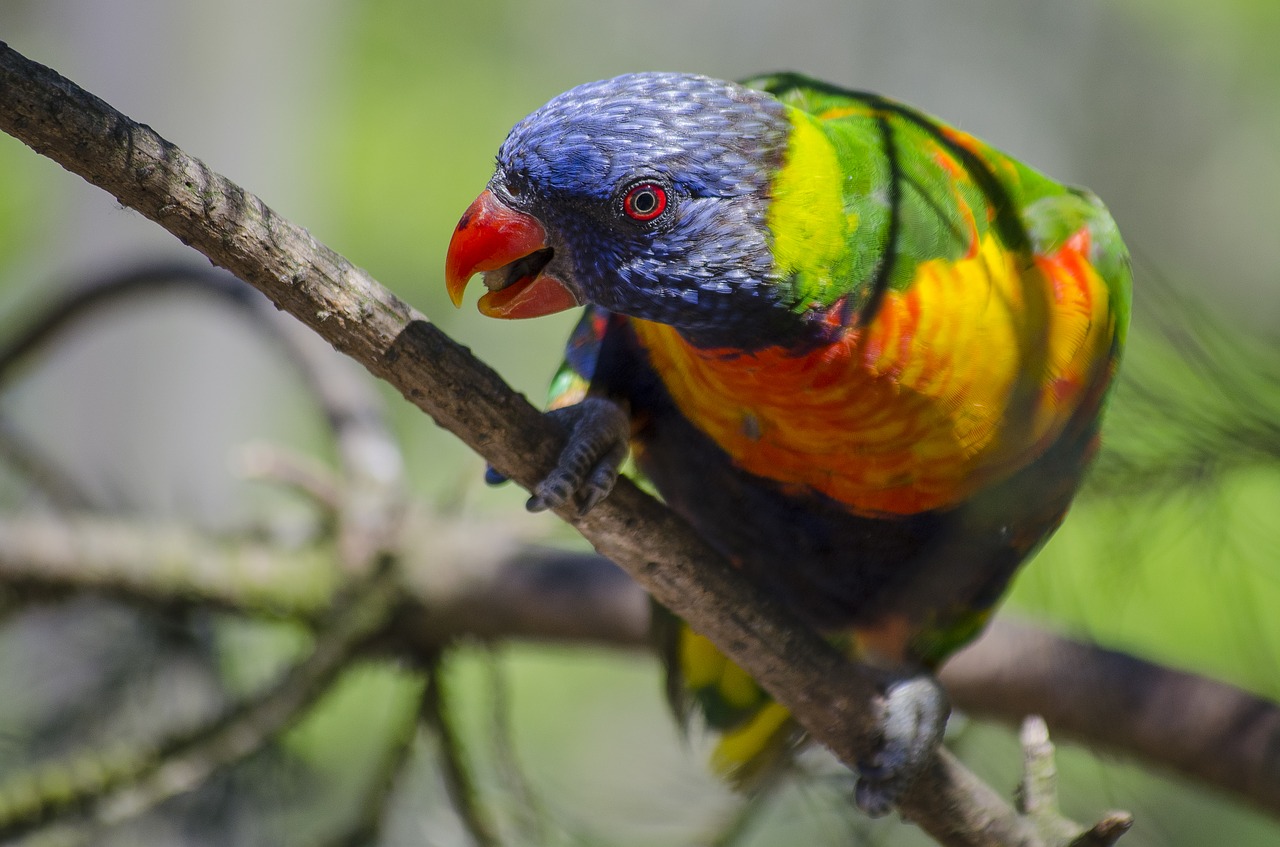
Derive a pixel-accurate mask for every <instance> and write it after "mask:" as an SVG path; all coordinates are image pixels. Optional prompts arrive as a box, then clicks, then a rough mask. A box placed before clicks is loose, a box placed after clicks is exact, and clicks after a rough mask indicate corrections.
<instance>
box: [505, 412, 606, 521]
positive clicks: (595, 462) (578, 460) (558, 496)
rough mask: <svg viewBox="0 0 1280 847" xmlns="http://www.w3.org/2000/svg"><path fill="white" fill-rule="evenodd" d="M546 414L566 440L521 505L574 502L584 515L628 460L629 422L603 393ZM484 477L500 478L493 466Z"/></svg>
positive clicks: (536, 508)
mask: <svg viewBox="0 0 1280 847" xmlns="http://www.w3.org/2000/svg"><path fill="white" fill-rule="evenodd" d="M547 417H549V418H550V419H551V420H553V421H555V422H556V423H558V424H560V425H561V426H563V427H564V428H565V429H566V430H567V431H568V433H569V440H568V442H567V443H566V444H565V447H564V450H563V451H561V453H560V460H559V462H557V464H556V467H555V469H554V470H552V471H551V473H550V474H548V475H547V478H546V479H544V480H542V482H540V483H538V485H537V487H536V488H534V490H533V496H532V497H530V498H529V501H528V503H526V504H525V508H527V509H528V510H529V511H531V512H541V511H545V510H547V509H556V508H559V507H560V506H563V505H565V504H566V503H570V502H576V503H577V506H578V514H580V515H585V514H586V513H587V512H589V511H591V509H592V508H593V507H594V506H595V505H596V504H597V503H599V502H600V501H601V500H603V499H604V498H605V496H606V495H607V494H608V493H609V492H610V491H612V490H613V486H614V483H616V482H617V481H618V469H619V468H621V467H622V463H623V461H625V460H626V458H627V449H628V444H629V442H630V439H631V421H630V419H629V418H628V417H627V413H626V411H625V410H624V409H623V408H622V407H621V406H620V405H618V404H617V403H615V402H614V401H612V400H607V399H605V398H602V397H587V398H585V399H584V400H582V402H580V403H575V404H574V405H572V406H565V407H564V408H561V409H553V410H552V411H550V412H547ZM485 479H486V481H488V482H490V483H497V482H502V481H504V479H503V477H502V476H501V474H498V473H496V472H495V471H494V470H493V469H492V468H489V469H488V470H487V471H486V473H485Z"/></svg>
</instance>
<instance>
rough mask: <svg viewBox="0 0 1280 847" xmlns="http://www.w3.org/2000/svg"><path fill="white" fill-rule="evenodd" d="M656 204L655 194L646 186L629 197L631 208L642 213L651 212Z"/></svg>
mask: <svg viewBox="0 0 1280 847" xmlns="http://www.w3.org/2000/svg"><path fill="white" fill-rule="evenodd" d="M657 205H658V198H657V195H655V194H654V193H653V191H651V190H650V189H648V188H642V189H641V190H639V191H637V192H636V193H635V196H633V197H632V198H631V208H633V209H635V210H636V211H637V212H639V213H640V214H642V215H647V214H649V213H650V212H652V211H653V210H654V209H655V208H657Z"/></svg>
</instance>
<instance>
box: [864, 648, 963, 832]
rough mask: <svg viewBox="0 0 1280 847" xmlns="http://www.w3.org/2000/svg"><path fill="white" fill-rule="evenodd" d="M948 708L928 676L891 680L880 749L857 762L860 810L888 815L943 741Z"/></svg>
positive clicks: (882, 723)
mask: <svg viewBox="0 0 1280 847" xmlns="http://www.w3.org/2000/svg"><path fill="white" fill-rule="evenodd" d="M948 712H949V706H948V705H947V699H946V696H945V695H944V694H943V693H942V689H941V688H939V687H938V683H937V682H936V681H934V679H933V677H931V676H929V675H927V674H920V675H917V676H912V677H906V678H903V679H900V680H895V681H893V682H891V683H889V685H888V686H887V687H886V688H885V693H884V712H883V715H882V716H881V724H880V725H881V730H880V731H881V737H880V743H879V746H878V749H877V750H876V752H875V753H873V754H872V755H871V756H870V757H869V758H868V759H867V761H865V762H859V763H858V784H857V788H856V789H855V790H854V801H855V802H856V803H857V804H858V808H860V809H862V811H863V812H865V813H866V814H867V815H869V816H871V817H873V818H874V817H881V816H883V815H885V814H888V813H889V811H890V810H891V809H892V808H893V806H894V805H895V804H896V803H897V801H898V798H899V797H900V796H901V794H902V792H903V790H905V789H906V787H907V786H908V785H910V784H911V781H912V780H913V779H914V778H915V776H916V774H917V773H919V772H920V769H921V768H922V767H923V766H924V764H925V762H927V761H928V760H929V756H930V755H931V754H932V753H933V750H934V748H936V747H937V746H938V744H939V743H940V742H941V741H942V733H943V730H944V729H945V728H946V725H947V714H948Z"/></svg>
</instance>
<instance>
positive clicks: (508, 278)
mask: <svg viewBox="0 0 1280 847" xmlns="http://www.w3.org/2000/svg"><path fill="white" fill-rule="evenodd" d="M551 257H552V250H551V248H550V247H549V246H547V231H546V230H545V229H544V228H543V226H542V224H541V223H539V222H538V220H537V218H534V217H533V216H532V215H527V214H525V213H524V212H518V211H516V210H515V209H512V208H511V207H510V206H508V205H507V204H506V203H503V202H502V201H501V200H499V199H498V198H497V197H495V196H494V194H493V192H492V191H489V190H488V189H485V190H484V191H483V192H481V194H480V196H479V197H477V198H476V200H475V202H474V203H472V204H471V205H470V206H469V207H468V208H467V211H466V212H464V213H463V214H462V220H460V221H458V226H457V228H456V229H454V231H453V238H452V239H451V240H450V241H449V253H448V255H447V256H446V258H445V263H444V280H445V286H446V287H447V288H448V290H449V299H451V300H452V301H453V305H455V306H461V305H462V293H463V292H464V291H465V290H466V288H467V283H468V282H469V281H470V280H471V277H472V276H473V275H475V274H477V273H484V283H485V286H486V287H487V288H488V289H489V291H488V293H486V294H485V295H484V296H483V297H481V298H480V302H479V303H478V304H477V305H478V307H479V309H480V312H481V314H484V315H488V316H489V317H492V318H536V317H539V316H541V315H549V314H552V313H553V312H560V311H563V310H565V309H570V308H573V307H574V306H577V305H578V300H577V298H576V297H575V296H574V295H573V292H571V291H570V290H569V289H568V287H566V286H565V284H564V282H562V281H561V280H559V279H557V278H556V277H554V276H552V275H551V274H548V273H545V271H544V269H545V268H546V265H547V263H548V262H549V261H551Z"/></svg>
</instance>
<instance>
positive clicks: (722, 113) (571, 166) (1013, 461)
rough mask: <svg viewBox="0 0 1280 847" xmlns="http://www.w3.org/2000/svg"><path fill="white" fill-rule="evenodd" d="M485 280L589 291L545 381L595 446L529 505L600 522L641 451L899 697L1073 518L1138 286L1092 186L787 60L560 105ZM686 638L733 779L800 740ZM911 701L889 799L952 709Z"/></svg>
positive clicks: (605, 90)
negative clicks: (580, 513) (760, 73)
mask: <svg viewBox="0 0 1280 847" xmlns="http://www.w3.org/2000/svg"><path fill="white" fill-rule="evenodd" d="M477 272H483V274H484V283H485V285H486V287H487V288H488V291H487V293H485V294H484V296H483V297H482V298H481V299H480V302H479V308H480V311H481V312H483V313H484V314H486V315H491V316H494V317H502V318H528V317H535V316H538V315H544V314H549V313H551V312H557V311H560V310H563V309H568V308H571V307H574V306H580V305H585V306H586V307H587V308H586V311H585V314H584V316H583V319H582V321H581V323H580V324H579V325H578V328H577V330H576V331H575V332H574V334H573V338H572V340H571V342H570V345H569V352H568V358H567V362H566V364H565V366H564V367H563V368H562V369H561V372H560V374H559V375H558V377H557V380H556V386H555V390H554V391H553V395H554V399H553V403H552V407H553V411H552V412H551V414H553V415H555V416H557V417H559V418H561V419H562V420H563V421H564V422H565V423H566V424H567V425H568V426H569V429H570V431H571V433H572V435H571V437H570V440H569V445H568V447H567V448H566V450H565V453H564V455H563V457H562V460H561V463H560V465H559V467H558V468H557V469H556V470H555V471H554V472H553V473H552V474H551V475H550V476H549V477H548V478H547V480H546V481H544V482H543V483H542V484H541V485H540V486H539V487H538V488H537V490H536V491H535V494H534V497H533V499H532V500H531V501H530V507H531V508H535V509H537V508H546V507H547V506H556V505H560V504H563V503H565V502H567V501H569V500H570V499H572V498H576V500H577V502H578V503H579V504H580V505H581V507H582V508H590V507H591V506H592V505H594V503H595V502H597V501H598V500H599V499H600V498H601V497H603V496H604V495H605V494H607V492H608V490H609V489H610V487H611V486H612V484H613V482H614V480H615V479H616V474H617V472H618V467H619V465H620V464H621V463H622V461H623V460H624V458H625V456H626V454H627V450H628V449H629V450H630V452H631V454H632V455H633V457H634V460H635V465H636V467H637V468H638V470H639V472H640V473H642V474H643V475H644V476H645V477H647V478H648V480H650V481H651V483H652V485H653V486H654V488H655V489H656V490H657V492H658V493H659V494H660V495H661V497H662V498H663V499H664V500H665V501H666V502H667V504H668V505H670V507H671V508H672V509H674V510H676V511H677V512H679V513H680V514H682V515H683V516H685V517H686V518H687V519H688V520H689V521H690V523H691V524H692V525H693V526H694V527H695V528H696V529H697V530H698V532H700V533H701V534H702V535H703V536H704V537H705V538H706V540H707V541H708V542H709V543H710V544H712V545H713V546H714V547H715V548H717V549H718V550H720V551H721V552H723V554H724V555H725V556H726V557H727V558H728V559H729V560H730V561H731V562H732V563H733V564H734V565H735V566H737V567H738V568H739V569H740V570H741V572H742V573H743V574H744V575H746V576H747V577H748V578H750V579H752V580H754V581H756V582H757V583H758V584H759V585H761V586H763V588H764V589H765V590H767V591H768V592H769V593H770V594H771V595H773V596H774V597H776V598H777V599H778V600H779V601H781V602H782V603H784V604H786V605H787V606H788V607H789V608H791V609H792V610H793V611H794V612H795V613H797V614H798V615H799V616H800V617H802V618H803V619H804V620H805V621H806V622H807V623H808V624H810V625H811V626H813V627H814V628H815V629H817V630H819V631H821V632H823V633H825V634H827V635H828V636H829V637H830V638H831V640H832V641H833V642H834V643H837V644H838V645H840V646H842V647H843V648H845V649H847V650H848V652H849V654H850V655H851V656H853V657H857V658H858V659H860V660H862V661H865V662H869V663H872V664H875V665H880V666H884V667H886V668H889V669H892V670H893V671H894V672H895V673H896V674H897V675H898V677H897V678H900V679H901V680H903V681H904V683H914V682H915V681H918V680H919V679H922V678H924V679H931V677H929V676H928V674H929V672H931V671H932V670H933V669H935V668H936V667H937V665H938V664H939V663H940V662H941V661H942V660H943V659H945V658H946V657H947V656H948V655H949V654H950V653H952V652H953V651H954V650H956V649H957V648H958V647H960V646H961V645H963V644H965V643H966V642H967V641H969V640H971V639H972V638H973V637H974V636H975V635H976V634H977V633H978V632H979V631H980V630H981V628H982V627H983V625H984V624H985V622H986V621H987V619H988V618H989V616H990V614H991V611H992V608H993V606H994V605H995V603H996V602H997V600H998V599H999V598H1000V596H1001V595H1002V593H1003V592H1004V590H1005V588H1006V586H1007V584H1008V582H1009V579H1010V577H1011V576H1012V575H1013V573H1014V571H1015V570H1016V569H1017V567H1018V565H1019V564H1021V563H1022V562H1023V561H1024V560H1025V559H1026V558H1027V557H1028V556H1030V555H1031V554H1032V553H1033V552H1034V551H1035V550H1036V549H1037V548H1038V547H1039V546H1040V545H1041V544H1042V543H1043V542H1044V541H1045V540H1046V539H1047V538H1048V536H1049V535H1050V534H1051V533H1052V532H1053V531H1054V529H1055V528H1056V527H1057V526H1058V525H1059V523H1060V522H1061V521H1062V518H1063V516H1064V515H1065V513H1066V510H1067V507H1068V505H1069V504H1070V501H1071V499H1072V497H1073V495H1074V493H1075V491H1076V488H1077V486H1078V485H1079V483H1080V480H1081V476H1082V474H1083V473H1084V471H1085V468H1086V466H1087V465H1088V463H1089V461H1090V458H1091V457H1092V455H1093V454H1094V452H1095V450H1096V447H1097V443H1098V427H1099V416H1100V413H1101V412H1102V408H1103V405H1104V401H1105V398H1106V395H1107V391H1108V386H1109V385H1110V383H1111V379H1112V376H1113V374H1114V372H1115V368H1116V365H1117V362H1118V358H1119V355H1120V351H1121V348H1122V347H1123V344H1124V338H1125V332H1126V327H1127V324H1128V316H1129V302H1130V272H1129V259H1128V254H1127V251H1126V249H1125V247H1124V244H1123V243H1122V241H1121V240H1120V236H1119V233H1118V232H1117V229H1116V225H1115V223H1114V221H1113V220H1112V219H1111V216H1110V215H1109V214H1108V212H1107V211H1106V209H1105V208H1104V207H1103V205H1102V204H1101V202H1099V200H1098V199H1097V198H1096V197H1094V196H1093V195H1092V194H1091V193H1089V192H1087V191H1084V190H1081V189H1077V188H1069V187H1066V186H1063V185H1061V184H1059V183H1057V182H1054V181H1052V180H1050V179H1048V178H1047V177H1045V176H1043V175H1041V174H1039V173H1037V172H1036V171H1034V170H1032V169H1031V168H1028V167H1027V166H1025V165H1023V164H1021V163H1019V162H1017V161H1015V160H1014V159H1012V158H1010V157H1008V156H1006V155H1004V154H1003V153H1000V152H999V151H997V150H995V149H993V148H992V147H990V146H988V145H986V144H984V143H983V142H981V141H979V140H978V139H976V138H974V137H973V136H971V135H968V134H966V133H964V132H961V131H959V130H956V129H954V128H952V127H950V126H947V125H946V124H943V123H941V122H939V121H937V120H934V119H933V118H931V117H928V116H926V115H923V114H921V113H920V112H917V111H915V110H913V109H911V108H909V107H907V106H904V105H902V104H900V103H897V102H894V101H892V100H888V99H886V98H883V97H880V96H877V95H874V94H867V93H860V92H853V91H845V90H841V89H838V88H835V87H833V86H830V85H826V84H823V83H819V82H816V81H813V80H809V79H806V78H803V77H800V76H797V75H793V74H782V75H774V76H767V77H761V78H759V79H755V80H751V81H748V82H746V83H744V84H734V83H730V82H723V81H719V80H714V79H709V78H706V77H701V76H693V75H686V74H673V73H639V74H629V75H626V76H621V77H617V78H615V79H609V80H604V81H601V82H593V83H589V84H586V85H582V86H579V87H577V88H574V89H573V90H571V91H568V92H566V93H564V94H561V95H560V96H558V97H556V98H554V99H553V100H551V101H550V102H549V103H547V104H546V105H544V106H543V107H542V108H540V109H538V110H537V111H535V112H533V113H532V114H531V115H529V116H528V117H526V118H525V119H524V120H522V121H520V123H518V124H517V125H516V126H515V128H514V129H512V131H511V133H510V135H509V136H508V137H507V139H506V141H505V142H504V143H503V145H502V147H501V149H500V151H499V153H498V161H497V171H496V173H495V174H494V176H493V178H492V180H490V182H489V184H488V187H487V188H486V190H485V191H484V192H483V193H482V194H481V195H480V197H479V198H478V199H477V200H476V201H475V202H474V203H473V204H472V206H471V207H470V208H469V209H468V210H467V212H466V213H465V214H464V215H463V217H462V220H461V221H460V222H459V224H458V226H457V229H456V231H455V232H454V235H453V239H452V242H451V243H450V245H449V253H448V258H447V266H446V281H447V284H448V290H449V293H450V296H451V297H452V298H453V301H454V303H455V304H459V303H460V302H461V297H462V294H463V290H464V289H465V287H466V285H467V282H468V280H469V279H470V277H471V276H472V275H473V274H474V273H477ZM659 617H660V618H661V616H659ZM668 629H669V639H668V643H669V645H670V649H669V650H668V660H669V661H668V665H669V671H670V679H671V683H670V686H669V688H670V691H671V693H672V695H673V699H674V701H675V702H676V703H677V704H682V705H684V706H690V705H696V706H697V707H698V708H699V710H700V711H701V712H702V714H703V715H704V716H705V719H706V721H707V723H708V724H709V725H710V726H711V727H713V728H715V729H716V730H718V731H719V732H721V733H722V739H721V742H720V745H719V747H718V750H717V753H716V761H717V764H718V765H719V767H720V768H721V769H722V770H723V771H724V772H725V773H727V774H729V775H731V776H734V777H736V778H737V779H739V780H748V779H750V778H751V777H752V776H754V775H756V774H759V773H761V772H762V771H764V770H766V769H767V768H768V766H770V765H772V764H774V763H777V762H778V761H780V759H781V757H785V754H786V752H787V751H788V750H789V749H790V748H791V746H792V742H793V741H794V740H795V739H796V737H797V735H798V731H797V728H796V727H795V726H794V724H793V722H792V721H791V719H790V717H789V716H788V714H787V713H786V711H785V709H783V708H782V707H781V706H779V705H778V704H776V703H774V702H773V701H772V700H771V699H770V698H769V697H768V695H767V694H765V692H763V691H762V690H761V689H760V688H759V686H758V685H756V684H755V682H754V681H753V680H752V679H751V678H750V677H749V676H747V674H746V673H745V672H743V671H742V670H741V669H739V668H738V667H737V666H736V665H734V664H733V663H732V662H730V661H729V660H728V659H727V658H725V657H724V656H723V655H722V654H721V653H720V651H719V650H717V649H716V648H715V646H714V645H712V644H711V643H710V642H709V641H707V640H706V639H704V638H702V637H701V636H699V635H697V634H695V633H693V632H692V631H691V630H689V629H688V628H687V627H684V626H679V625H676V626H671V627H669V628H668ZM889 694H890V695H892V696H890V697H889V703H888V707H889V712H888V717H886V729H885V737H884V739H883V744H882V749H881V750H880V751H879V752H878V754H877V756H876V757H875V758H873V759H872V760H870V761H869V762H867V763H866V765H865V766H864V767H862V768H860V771H861V780H860V784H859V789H858V795H857V796H858V799H859V802H860V804H861V805H863V807H864V808H866V809H868V810H869V811H872V812H883V811H886V810H887V809H888V807H889V804H890V803H891V802H892V801H893V799H894V797H895V796H896V794H897V793H898V792H899V791H900V789H901V788H902V787H903V786H904V785H905V783H906V782H907V781H908V780H909V778H910V776H911V775H912V770H913V768H914V767H915V766H916V765H917V764H918V763H919V762H921V761H922V760H923V758H924V755H925V754H926V753H927V752H928V751H929V750H930V749H931V746H932V744H934V743H936V739H937V737H938V736H939V735H940V732H941V727H942V725H943V723H944V722H945V715H946V707H945V701H944V700H943V698H941V696H939V695H938V694H937V689H936V687H934V686H926V687H921V686H919V685H915V684H903V685H901V686H893V687H891V690H890V691H889ZM895 698H896V699H895ZM899 701H900V702H899ZM901 715H908V716H910V717H909V719H899V718H900V717H901Z"/></svg>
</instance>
